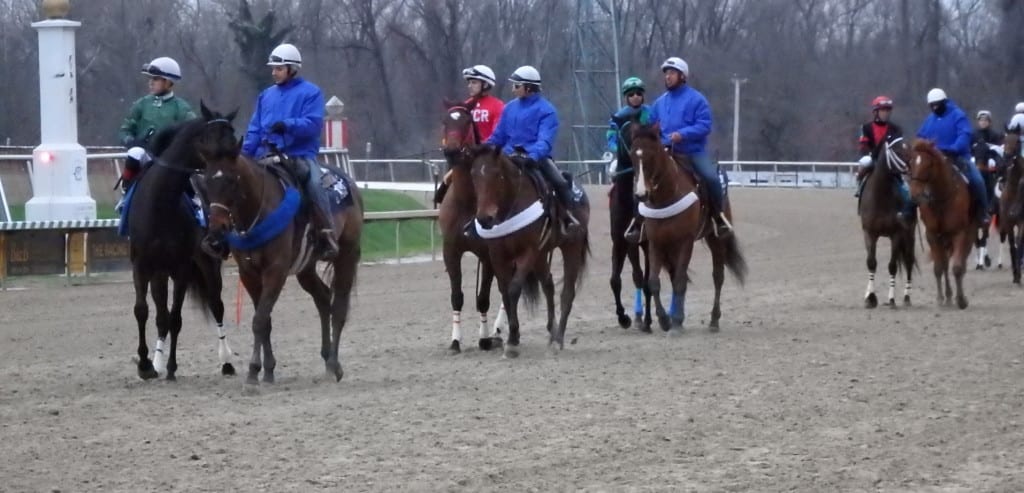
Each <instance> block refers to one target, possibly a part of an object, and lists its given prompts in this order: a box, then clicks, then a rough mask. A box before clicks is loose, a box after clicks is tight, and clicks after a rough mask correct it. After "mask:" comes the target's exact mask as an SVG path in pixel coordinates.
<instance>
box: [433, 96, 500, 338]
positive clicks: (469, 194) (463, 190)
mask: <svg viewBox="0 0 1024 493" xmlns="http://www.w3.org/2000/svg"><path fill="white" fill-rule="evenodd" d="M447 104H448V105H450V107H449V108H448V111H446V112H445V115H444V119H443V120H442V124H443V125H444V155H445V158H446V159H447V160H448V173H447V175H446V176H445V180H446V181H447V182H449V183H450V185H449V188H448V192H447V193H446V194H445V196H444V199H443V200H442V201H441V209H440V211H438V217H437V224H438V227H439V228H440V229H441V237H442V238H443V239H444V240H443V241H444V246H443V249H442V251H443V254H444V267H445V271H447V272H448V281H449V283H450V284H451V303H452V343H451V345H450V346H449V347H448V350H449V352H451V353H459V352H461V351H462V320H461V317H462V303H463V294H462V256H463V255H464V254H465V253H466V252H470V253H472V254H473V255H476V257H477V259H479V261H480V264H479V267H478V269H479V272H478V276H479V278H478V282H479V285H478V286H477V290H476V309H477V312H479V313H480V338H479V341H478V344H479V347H480V349H482V350H484V351H489V350H491V349H493V348H495V347H501V344H502V341H501V335H500V334H499V333H498V324H495V326H494V329H488V327H487V311H488V310H489V309H490V306H491V283H492V282H493V281H494V269H492V268H491V259H490V257H489V256H488V255H487V243H486V242H485V241H484V240H483V239H481V238H479V237H477V236H475V235H466V234H464V229H465V227H466V225H467V224H469V223H470V222H471V221H472V220H473V217H474V215H475V214H476V193H475V192H474V190H473V180H472V179H471V178H470V176H469V172H470V168H471V167H472V166H473V156H472V154H471V149H472V148H473V147H475V146H476V145H478V144H479V143H480V136H479V135H477V129H476V125H474V124H473V113H472V112H473V107H472V105H462V104H453V103H447ZM500 313H501V311H500V310H499V316H498V320H497V321H496V322H500V321H501V315H500Z"/></svg>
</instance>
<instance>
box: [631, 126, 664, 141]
mask: <svg viewBox="0 0 1024 493" xmlns="http://www.w3.org/2000/svg"><path fill="white" fill-rule="evenodd" d="M636 139H649V140H653V141H655V142H661V132H660V131H659V130H658V127H656V126H654V125H641V126H639V127H637V128H636V130H634V131H633V140H636Z"/></svg>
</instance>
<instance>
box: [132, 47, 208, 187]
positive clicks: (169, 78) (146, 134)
mask: <svg viewBox="0 0 1024 493" xmlns="http://www.w3.org/2000/svg"><path fill="white" fill-rule="evenodd" d="M142 75H145V76H146V77H148V78H149V82H148V84H149V94H148V95H146V96H143V97H141V98H139V99H138V100H137V101H135V103H133V104H132V107H131V109H130V110H129V111H128V116H127V117H125V119H124V122H123V123H121V129H120V131H119V132H118V133H119V135H118V140H119V141H120V142H121V145H122V146H124V147H125V148H126V149H130V148H132V147H143V148H145V147H146V146H147V144H148V143H149V139H150V137H152V136H153V135H154V134H155V133H157V132H159V131H160V130H163V129H164V128H166V127H169V126H171V125H174V124H175V123H179V122H183V121H185V120H191V119H193V118H195V117H196V114H195V113H194V112H193V111H192V107H191V106H189V104H188V103H187V102H186V101H185V100H184V99H181V98H179V97H177V96H175V95H174V91H173V89H174V83H175V82H177V81H180V80H181V67H179V66H178V62H176V61H174V59H173V58H168V57H159V58H156V59H154V60H153V61H151V62H149V63H147V64H145V65H143V66H142ZM141 170H142V164H141V163H140V162H139V160H138V159H135V158H133V157H131V156H129V157H128V158H127V159H125V163H124V171H123V172H122V173H121V190H122V191H127V190H128V187H129V186H131V184H132V182H133V181H134V180H135V178H136V177H137V176H138V174H139V172H140V171H141ZM122 200H123V199H122ZM118 205H119V206H120V205H121V204H120V203H119V204H118Z"/></svg>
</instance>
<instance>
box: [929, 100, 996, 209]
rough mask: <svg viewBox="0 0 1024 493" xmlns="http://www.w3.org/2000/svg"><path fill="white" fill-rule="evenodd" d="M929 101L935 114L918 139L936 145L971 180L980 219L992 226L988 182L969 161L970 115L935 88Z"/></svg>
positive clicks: (931, 116) (930, 116)
mask: <svg viewBox="0 0 1024 493" xmlns="http://www.w3.org/2000/svg"><path fill="white" fill-rule="evenodd" d="M927 100H928V106H929V107H931V110H932V114H930V115H928V118H927V119H925V121H924V123H923V124H922V125H921V128H920V130H918V131H917V136H918V137H919V138H923V139H928V140H930V141H932V142H934V143H935V146H936V147H937V148H938V149H939V150H940V151H942V153H943V154H945V155H946V157H948V158H949V160H950V161H951V162H952V163H953V164H954V165H955V166H956V167H957V169H959V170H960V172H961V173H963V174H964V176H966V177H967V180H968V182H969V188H970V190H971V198H972V199H973V200H974V207H975V212H976V213H977V214H978V216H977V218H978V220H979V221H980V222H981V224H988V222H989V214H988V199H987V196H986V194H985V182H984V181H982V179H981V173H979V172H978V168H976V167H974V166H971V165H970V161H969V160H970V157H971V124H970V122H969V121H968V120H967V115H966V114H964V112H963V110H961V109H960V108H959V107H958V106H957V105H956V103H954V102H953V101H951V100H950V99H949V98H948V97H946V92H945V91H943V90H942V89H939V88H934V89H932V90H930V91H928V98H927Z"/></svg>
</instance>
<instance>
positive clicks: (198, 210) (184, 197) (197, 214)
mask: <svg viewBox="0 0 1024 493" xmlns="http://www.w3.org/2000/svg"><path fill="white" fill-rule="evenodd" d="M137 186H138V181H136V182H135V183H132V185H131V186H130V187H128V191H127V192H125V194H124V202H123V204H122V206H121V213H120V219H121V221H120V223H119V224H118V225H117V234H118V235H120V236H124V237H127V236H128V214H129V212H130V211H131V206H132V198H133V197H134V196H135V187H137ZM181 205H182V206H183V207H186V208H187V209H188V210H189V211H190V212H191V213H192V217H193V218H195V220H196V224H198V225H199V226H200V227H201V228H204V229H205V228H206V215H205V214H204V213H203V208H202V207H200V206H199V204H197V203H195V202H193V201H192V198H191V197H189V195H188V194H186V193H183V194H181Z"/></svg>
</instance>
